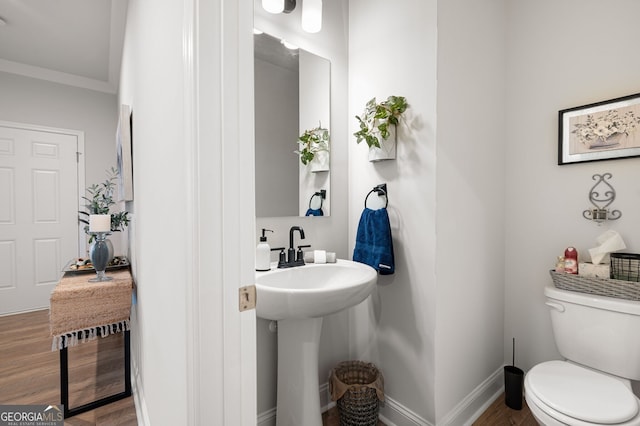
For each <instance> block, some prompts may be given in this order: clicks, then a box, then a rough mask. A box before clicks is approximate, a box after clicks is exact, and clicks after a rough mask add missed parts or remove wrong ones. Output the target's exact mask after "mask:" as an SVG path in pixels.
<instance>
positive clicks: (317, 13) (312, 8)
mask: <svg viewBox="0 0 640 426" xmlns="http://www.w3.org/2000/svg"><path fill="white" fill-rule="evenodd" d="M302 29H303V30H305V31H306V32H308V33H317V32H319V31H320V30H321V29H322V0H304V1H303V2H302Z"/></svg>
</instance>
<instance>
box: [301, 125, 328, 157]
mask: <svg viewBox="0 0 640 426" xmlns="http://www.w3.org/2000/svg"><path fill="white" fill-rule="evenodd" d="M298 144H299V146H300V149H299V150H298V151H295V153H296V154H299V155H300V161H301V162H302V164H304V165H305V166H306V165H307V164H309V163H311V162H312V161H313V160H314V158H315V157H316V155H318V156H319V154H320V153H321V152H326V153H329V130H328V129H325V128H324V127H322V123H318V127H316V128H314V129H309V130H305V131H304V132H303V133H302V134H301V135H300V136H299V137H298Z"/></svg>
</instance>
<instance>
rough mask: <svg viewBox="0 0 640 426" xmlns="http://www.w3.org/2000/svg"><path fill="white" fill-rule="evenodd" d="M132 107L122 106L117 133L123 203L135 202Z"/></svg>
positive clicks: (119, 185) (121, 198) (120, 187)
mask: <svg viewBox="0 0 640 426" xmlns="http://www.w3.org/2000/svg"><path fill="white" fill-rule="evenodd" d="M131 152H132V151H131V107H130V106H129V105H120V111H119V115H118V129H117V131H116V156H117V162H118V176H119V180H118V189H119V191H118V192H119V194H120V200H121V201H132V200H133V161H132V160H133V159H132V153H131Z"/></svg>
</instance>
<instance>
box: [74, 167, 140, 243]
mask: <svg viewBox="0 0 640 426" xmlns="http://www.w3.org/2000/svg"><path fill="white" fill-rule="evenodd" d="M106 173H107V178H106V179H105V180H104V181H103V182H102V183H100V184H95V183H94V184H93V185H91V186H89V187H88V188H87V189H86V192H87V194H88V196H83V197H82V198H83V199H84V200H85V201H86V204H85V205H84V207H85V211H80V212H78V213H79V216H78V220H79V221H80V222H82V223H84V224H85V227H84V231H85V232H86V233H87V234H88V233H89V216H90V215H102V214H110V215H111V232H118V231H124V229H125V227H127V226H128V225H129V212H127V211H121V212H117V213H111V212H110V209H111V206H113V205H114V204H115V201H113V191H114V189H115V187H116V183H115V181H116V179H117V178H118V170H116V169H115V168H114V167H111V169H110V170H107V171H106ZM93 238H94V237H93V235H92V236H91V238H90V239H89V243H91V242H93Z"/></svg>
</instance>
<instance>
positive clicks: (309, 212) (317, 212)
mask: <svg viewBox="0 0 640 426" xmlns="http://www.w3.org/2000/svg"><path fill="white" fill-rule="evenodd" d="M305 216H324V213H323V212H322V209H308V210H307V214H305Z"/></svg>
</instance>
